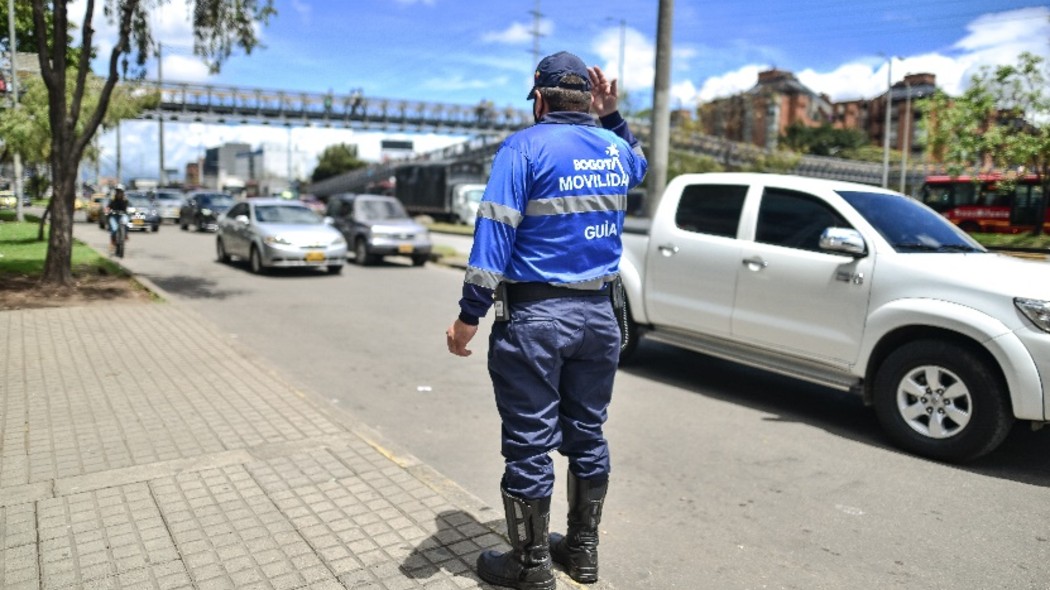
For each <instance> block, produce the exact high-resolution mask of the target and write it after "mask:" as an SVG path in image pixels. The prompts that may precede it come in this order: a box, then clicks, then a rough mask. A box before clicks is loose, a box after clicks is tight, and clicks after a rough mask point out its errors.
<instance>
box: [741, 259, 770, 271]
mask: <svg viewBox="0 0 1050 590" xmlns="http://www.w3.org/2000/svg"><path fill="white" fill-rule="evenodd" d="M743 264H744V266H746V267H748V268H749V269H751V270H762V269H763V268H765V267H767V266H769V263H768V262H766V261H765V260H762V258H761V257H759V256H753V257H751V258H745V259H744V260H743Z"/></svg>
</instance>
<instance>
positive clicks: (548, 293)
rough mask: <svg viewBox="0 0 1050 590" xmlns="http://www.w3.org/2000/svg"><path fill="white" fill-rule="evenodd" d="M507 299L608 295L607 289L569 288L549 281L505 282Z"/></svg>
mask: <svg viewBox="0 0 1050 590" xmlns="http://www.w3.org/2000/svg"><path fill="white" fill-rule="evenodd" d="M506 288H507V299H508V300H509V301H510V302H511V303H515V302H523V301H540V300H543V299H556V298H558V297H608V295H609V291H608V290H606V289H605V288H604V287H603V288H601V289H570V288H568V287H556V286H554V285H551V284H550V283H506Z"/></svg>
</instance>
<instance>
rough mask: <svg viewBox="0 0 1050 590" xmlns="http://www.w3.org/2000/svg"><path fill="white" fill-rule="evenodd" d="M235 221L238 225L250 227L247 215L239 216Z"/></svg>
mask: <svg viewBox="0 0 1050 590" xmlns="http://www.w3.org/2000/svg"><path fill="white" fill-rule="evenodd" d="M233 220H234V221H236V222H237V223H240V224H242V225H248V216H247V215H238V216H237V217H234V218H233Z"/></svg>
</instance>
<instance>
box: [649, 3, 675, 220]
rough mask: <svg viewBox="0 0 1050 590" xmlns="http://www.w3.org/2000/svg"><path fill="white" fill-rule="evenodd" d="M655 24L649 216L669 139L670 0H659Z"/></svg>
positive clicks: (663, 175) (659, 191) (663, 177)
mask: <svg viewBox="0 0 1050 590" xmlns="http://www.w3.org/2000/svg"><path fill="white" fill-rule="evenodd" d="M659 10H660V12H659V17H658V19H657V24H656V79H655V82H654V84H653V119H652V124H651V128H652V134H651V136H650V137H651V138H652V139H651V141H652V145H651V146H650V147H649V149H648V150H646V151H647V153H648V156H649V172H648V173H647V176H648V179H649V197H648V198H647V199H646V206H645V210H646V213H647V214H648V216H649V217H652V216H653V213H654V212H655V211H656V205H657V204H658V203H659V202H660V197H662V196H663V192H664V187H666V186H667V159H668V153H669V147H668V146H669V144H670V139H671V109H670V103H671V95H670V89H671V31H672V27H673V25H674V16H673V15H674V0H660V9H659Z"/></svg>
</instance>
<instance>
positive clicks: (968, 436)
mask: <svg viewBox="0 0 1050 590" xmlns="http://www.w3.org/2000/svg"><path fill="white" fill-rule="evenodd" d="M874 392H875V411H876V414H877V415H878V417H879V421H880V422H881V423H882V426H883V428H885V429H886V432H887V434H888V435H889V436H890V438H891V439H893V441H894V442H895V443H897V444H898V445H899V446H901V447H902V448H904V449H906V450H909V451H912V452H914V453H917V454H920V455H923V456H927V457H931V458H935V459H942V460H948V461H965V460H969V459H974V458H977V457H979V456H981V455H984V454H986V453H988V452H990V451H991V450H992V449H994V448H995V447H996V446H998V445H999V443H1001V442H1002V440H1003V439H1004V438H1005V437H1006V435H1007V433H1009V431H1010V426H1011V425H1012V424H1013V414H1012V412H1011V411H1010V408H1009V403H1008V402H1007V399H1006V390H1005V387H1004V386H1003V384H1002V380H1001V379H1000V378H999V377H998V375H996V373H995V372H994V371H993V370H992V369H991V368H990V367H988V365H987V361H985V360H984V359H983V358H982V357H981V356H980V355H978V354H975V353H974V352H973V351H971V350H970V349H969V348H967V347H965V346H961V345H958V344H955V343H952V342H942V341H937V340H921V341H916V342H912V343H909V344H906V345H904V346H901V347H900V348H898V349H897V350H896V351H894V352H893V353H892V354H890V355H889V356H888V357H887V358H886V360H885V362H883V364H882V367H880V369H879V372H878V374H877V375H876V377H875V389H874Z"/></svg>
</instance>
